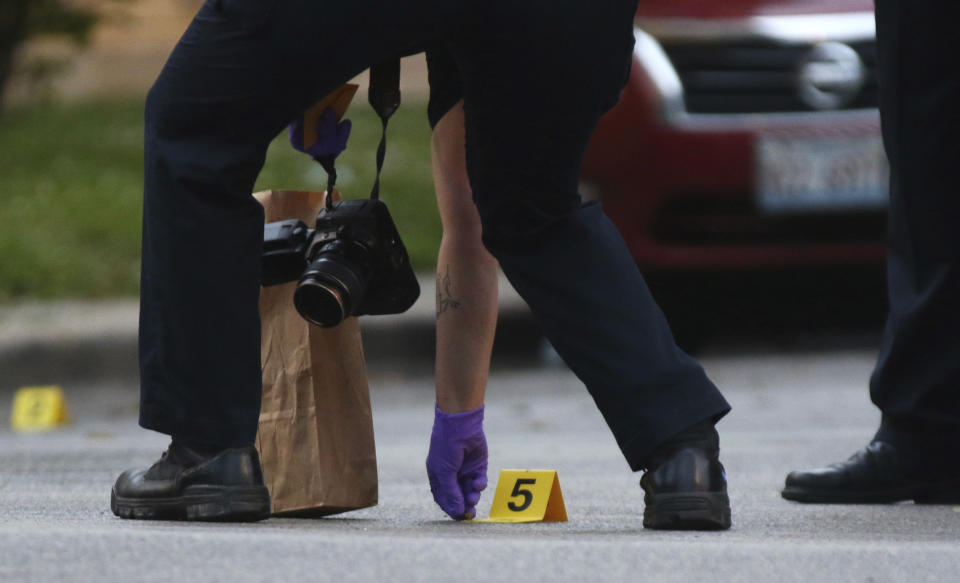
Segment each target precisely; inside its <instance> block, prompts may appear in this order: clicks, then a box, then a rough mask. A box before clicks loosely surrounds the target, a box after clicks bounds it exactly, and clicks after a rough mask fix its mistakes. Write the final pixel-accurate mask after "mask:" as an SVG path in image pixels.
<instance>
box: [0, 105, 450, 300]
mask: <svg viewBox="0 0 960 583" xmlns="http://www.w3.org/2000/svg"><path fill="white" fill-rule="evenodd" d="M347 117H348V118H350V119H351V120H352V121H353V131H352V135H351V138H350V142H349V147H348V150H347V151H346V152H345V153H344V154H343V155H341V156H340V159H339V160H338V165H337V167H338V173H339V175H340V178H339V182H338V188H339V189H340V190H341V192H343V194H344V196H345V197H346V198H358V197H364V196H367V195H368V194H369V191H370V186H371V185H372V183H373V175H374V155H375V152H376V146H377V141H378V140H379V137H380V122H379V120H378V119H377V117H376V115H374V113H373V112H372V111H371V110H370V108H369V106H367V105H366V103H364V102H363V100H362V99H360V98H358V99H357V101H356V102H355V103H354V104H353V106H352V107H351V108H350V111H349V112H348V114H347ZM142 134H143V105H142V100H137V101H99V102H90V103H80V104H70V105H64V104H60V105H57V104H45V105H38V106H27V107H19V108H15V109H10V110H7V111H4V112H3V114H2V116H0V258H2V259H0V302H10V301H15V300H21V299H27V298H35V299H53V298H57V299H62V298H109V297H122V296H130V295H135V294H136V293H137V288H138V278H139V275H138V274H139V257H140V221H141V217H140V214H141V199H142V181H143V161H142V157H143V143H142V142H143V139H142ZM325 186H326V175H325V174H324V172H323V170H322V168H320V166H319V165H318V164H316V163H315V162H313V161H311V160H310V159H309V158H308V157H306V156H305V155H303V154H300V153H299V152H296V151H294V150H293V149H292V148H290V146H289V145H288V143H287V141H286V135H285V134H284V135H281V136H278V138H277V140H275V141H274V143H273V144H272V145H271V147H270V150H269V153H268V157H267V164H266V166H265V167H264V170H263V172H262V173H261V175H260V179H259V180H258V181H257V185H256V190H261V189H267V188H291V189H302V190H322V189H323V188H324V187H325ZM381 192H382V196H381V197H382V199H383V200H384V201H386V202H387V204H388V205H389V206H390V210H391V213H392V214H393V215H394V220H395V221H396V222H397V228H398V229H399V230H400V233H401V235H402V236H403V238H404V242H405V243H406V245H407V248H408V249H409V251H410V255H411V261H412V263H413V265H414V267H415V268H416V269H419V270H425V269H432V268H433V266H434V264H435V261H436V252H437V246H438V244H439V241H440V219H439V216H438V215H437V210H436V203H435V202H434V195H433V185H432V181H431V178H430V157H429V127H428V125H427V122H426V113H425V105H424V104H423V103H405V104H404V105H403V106H402V107H401V108H400V110H399V111H398V112H397V113H396V114H395V115H394V117H393V119H391V121H390V132H389V142H388V148H387V160H386V164H385V167H384V174H383V178H382V184H381Z"/></svg>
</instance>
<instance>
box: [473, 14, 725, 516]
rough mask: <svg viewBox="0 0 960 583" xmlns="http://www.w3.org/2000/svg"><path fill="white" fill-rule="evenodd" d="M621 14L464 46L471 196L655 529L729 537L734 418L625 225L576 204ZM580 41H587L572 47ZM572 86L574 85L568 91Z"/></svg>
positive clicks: (549, 22) (606, 102)
mask: <svg viewBox="0 0 960 583" xmlns="http://www.w3.org/2000/svg"><path fill="white" fill-rule="evenodd" d="M565 6H567V5H565ZM612 6H613V5H612ZM616 6H618V7H619V9H622V13H620V12H617V13H616V14H614V13H613V12H611V13H609V14H608V13H606V12H604V13H597V12H596V11H592V9H589V8H587V7H585V6H584V7H580V6H579V5H577V4H570V5H569V6H567V8H569V10H567V11H555V12H551V13H550V14H551V18H550V19H543V18H541V17H540V16H538V17H537V18H531V19H529V20H523V19H520V20H519V21H518V22H517V23H515V25H516V26H517V28H518V29H523V30H524V34H517V35H515V36H510V37H508V38H509V39H510V40H509V42H507V41H506V40H504V41H503V42H501V43H498V44H497V45H496V50H493V49H488V50H486V51H484V52H483V53H477V54H474V53H472V52H471V51H470V49H471V48H472V46H473V43H474V42H476V43H478V44H480V43H483V42H484V40H483V37H482V36H478V37H477V38H476V39H473V38H472V37H470V36H469V35H462V36H461V37H459V38H458V40H457V42H456V43H455V45H454V48H455V49H456V50H457V52H456V55H457V56H458V59H459V60H460V65H461V67H460V69H461V71H463V72H464V76H463V82H464V95H465V100H464V108H465V112H466V140H467V165H468V170H469V174H470V180H471V185H472V187H473V192H474V198H475V201H476V203H477V207H478V210H479V213H480V217H481V222H482V228H483V240H484V244H485V245H486V246H487V248H488V249H489V250H490V251H491V253H492V254H493V255H494V257H496V259H497V260H498V261H499V262H500V266H501V268H502V269H503V272H504V273H505V274H506V276H507V277H508V279H509V280H510V282H511V283H512V284H513V286H514V287H515V288H516V290H517V292H518V293H519V294H520V295H521V296H522V297H523V299H524V300H525V301H526V302H527V303H528V304H529V305H530V308H531V310H532V311H533V313H534V315H535V316H536V318H537V320H538V321H539V323H540V324H541V326H542V328H543V330H544V332H545V333H546V335H547V337H548V339H549V340H550V342H551V343H552V344H553V346H554V348H556V350H557V352H558V353H559V355H560V356H561V357H562V358H563V360H564V361H565V362H566V363H567V365H568V366H569V367H570V368H571V369H572V370H573V372H574V373H576V374H577V376H578V377H579V378H580V379H581V380H582V381H583V382H584V383H585V385H586V387H587V389H588V390H589V391H590V394H591V395H592V396H593V398H594V400H595V402H596V404H597V406H598V408H599V409H600V411H601V413H602V414H603V415H604V417H605V419H606V421H607V423H608V425H609V426H610V428H611V430H612V432H613V434H614V436H615V438H616V440H617V442H618V444H619V446H620V448H621V450H622V452H623V454H624V456H625V457H626V459H627V461H628V463H629V464H630V467H631V468H632V469H633V470H635V471H639V470H646V474H645V475H644V477H643V479H642V480H641V485H642V487H643V489H644V491H645V494H646V497H645V501H646V511H645V515H644V525H645V526H647V527H651V528H705V529H716V528H728V527H729V526H730V506H729V501H728V498H727V491H726V479H725V475H724V470H723V466H722V465H721V464H720V461H719V443H718V438H717V434H716V431H715V430H714V423H715V422H716V421H717V420H719V419H720V418H721V417H722V416H723V415H724V414H726V412H727V411H728V410H729V405H728V404H727V402H726V401H725V400H724V398H723V397H722V395H721V394H720V392H719V391H718V390H717V388H716V387H715V386H714V385H713V383H711V382H710V380H709V379H708V378H707V376H706V375H705V373H704V372H703V370H702V369H701V367H700V366H699V365H698V364H697V363H696V362H695V361H694V360H693V359H691V358H690V357H689V356H687V355H686V354H685V353H684V352H683V351H681V350H680V349H679V348H678V347H677V346H676V343H675V342H674V339H673V336H672V334H671V332H670V328H669V326H668V324H667V322H666V320H665V319H664V316H663V314H662V313H661V311H660V309H659V308H658V307H657V305H656V303H655V302H654V300H653V298H652V296H651V294H650V292H649V291H648V289H647V286H646V284H645V282H644V280H643V278H642V277H641V275H640V273H639V272H638V270H637V267H636V265H635V263H634V261H633V258H632V256H631V255H630V253H629V250H628V248H627V246H626V244H625V243H624V241H623V239H622V238H621V236H620V234H619V233H618V232H617V230H616V229H615V227H614V226H613V224H612V223H611V222H610V220H609V219H608V218H607V217H606V215H604V213H603V211H602V209H601V208H600V206H599V205H597V204H591V205H586V206H581V204H580V197H579V196H578V194H577V182H578V174H579V168H580V162H581V159H582V155H583V151H584V150H585V148H586V144H587V141H588V139H589V137H590V134H591V133H592V131H593V129H594V127H595V124H596V122H597V120H598V119H599V117H600V115H601V114H602V113H603V111H604V110H605V109H606V108H608V107H609V106H610V105H611V104H612V103H613V102H615V101H616V96H617V94H618V92H619V90H620V88H621V87H622V83H623V80H624V79H625V71H626V70H627V68H628V66H629V62H630V55H631V51H630V49H631V46H632V41H633V36H632V35H633V31H632V14H633V10H634V9H635V4H633V3H632V2H626V1H625V2H623V3H622V6H620V5H616ZM531 14H538V15H539V14H540V13H539V12H536V11H531ZM574 37H576V38H578V39H579V40H580V41H581V42H577V43H569V42H564V40H563V39H565V38H574ZM531 38H532V39H538V41H539V42H531V41H529V40H528V39H531ZM511 43H512V44H511ZM487 45H489V43H487ZM530 71H537V74H536V75H531V74H529V72H530ZM490 77H495V78H497V80H498V82H497V83H495V84H494V83H490V82H487V79H488V78H490ZM562 78H571V79H576V82H574V83H570V84H566V85H565V86H564V88H563V90H562V91H560V90H557V89H556V86H555V81H556V79H562ZM518 96H521V97H518ZM527 96H536V97H537V99H533V98H528V97H527Z"/></svg>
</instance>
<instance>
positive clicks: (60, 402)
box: [10, 385, 69, 432]
mask: <svg viewBox="0 0 960 583" xmlns="http://www.w3.org/2000/svg"><path fill="white" fill-rule="evenodd" d="M68 421H69V419H68V417H67V403H66V400H65V399H64V397H63V391H62V390H60V387H58V386H53V385H51V386H46V387H21V388H19V389H17V392H16V394H15V395H14V397H13V414H12V415H11V416H10V425H11V426H12V427H13V430H14V431H23V432H26V431H46V430H49V429H53V428H55V427H59V426H61V425H64V424H66V423H67V422H68Z"/></svg>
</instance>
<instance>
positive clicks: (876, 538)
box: [0, 349, 960, 583]
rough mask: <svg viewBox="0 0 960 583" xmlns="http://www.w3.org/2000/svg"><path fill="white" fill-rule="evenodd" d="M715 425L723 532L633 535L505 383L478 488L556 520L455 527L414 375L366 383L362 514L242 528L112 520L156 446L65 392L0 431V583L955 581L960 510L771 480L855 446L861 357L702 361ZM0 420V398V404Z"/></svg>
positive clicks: (122, 391) (497, 376)
mask: <svg viewBox="0 0 960 583" xmlns="http://www.w3.org/2000/svg"><path fill="white" fill-rule="evenodd" d="M703 361H704V363H705V366H706V368H707V370H708V372H709V373H710V374H711V376H712V377H713V378H714V379H715V381H716V382H717V383H718V384H719V385H720V386H721V387H722V388H723V389H724V391H725V393H726V395H727V396H728V398H729V400H730V401H731V403H732V404H733V406H734V411H733V413H731V414H730V415H729V416H728V417H727V418H726V419H725V420H724V421H723V422H722V423H721V425H720V431H721V447H722V450H723V460H724V463H725V464H726V466H727V473H728V476H729V481H730V495H731V500H732V504H733V522H734V525H733V528H732V529H731V530H730V531H728V532H722V533H696V532H693V533H683V532H652V531H646V530H644V529H643V528H642V527H641V516H642V510H643V501H642V495H641V492H640V489H639V487H638V485H637V480H638V478H639V476H637V475H634V474H632V473H631V472H630V471H629V470H628V468H627V467H626V465H625V463H624V462H623V460H622V458H621V457H620V455H619V453H618V451H617V449H616V446H615V444H614V442H613V439H612V438H611V437H610V436H609V434H608V433H607V431H606V428H605V426H604V423H603V421H602V419H601V417H600V415H599V414H598V413H597V411H596V410H595V408H594V406H593V403H592V402H591V400H590V398H589V396H588V395H587V394H586V392H585V391H584V390H583V389H582V386H581V385H580V383H579V382H578V381H577V380H576V378H574V377H573V376H572V375H571V374H570V373H569V372H567V371H566V370H564V369H562V368H558V367H533V368H520V369H516V368H505V369H501V370H499V371H496V372H495V373H494V375H493V376H492V378H491V382H490V388H489V392H488V409H487V423H486V429H487V435H488V439H489V444H490V449H491V455H490V468H491V471H490V478H491V488H490V490H489V491H488V492H487V493H486V494H485V496H484V499H483V500H482V501H481V503H480V505H479V507H478V512H479V515H480V516H486V515H487V514H488V512H489V508H490V502H491V500H492V490H493V484H494V483H495V481H496V477H497V475H498V471H499V470H500V469H502V468H524V467H536V468H549V469H556V470H557V471H558V472H559V478H560V483H561V486H562V489H563V494H564V499H565V502H566V507H567V512H568V514H569V517H570V520H569V521H568V522H566V523H553V524H514V525H507V524H476V523H474V524H462V523H455V522H452V521H450V520H447V519H446V518H445V517H444V515H443V514H442V513H441V512H440V510H439V509H438V508H437V507H436V506H435V505H434V504H433V502H432V500H431V498H430V493H429V489H428V486H427V483H426V477H425V472H424V469H423V461H424V458H425V456H426V449H427V440H428V436H429V430H430V423H431V420H432V385H431V382H432V381H431V379H430V378H429V376H424V375H420V374H411V373H409V372H404V371H400V372H390V371H389V370H377V371H375V373H374V375H373V376H372V378H371V385H372V395H373V406H374V419H375V428H376V438H377V448H378V451H377V453H378V459H379V468H380V504H379V505H378V506H376V507H374V508H371V509H367V510H363V511H358V512H354V513H348V514H344V515H340V516H337V517H330V518H324V519H310V520H308V519H270V520H267V521H265V522H262V523H258V524H248V525H230V524H188V523H163V522H141V521H123V520H120V519H117V518H115V517H113V515H112V514H111V513H110V510H109V507H108V499H109V489H110V485H111V484H112V482H113V480H114V478H115V477H116V475H117V474H118V473H119V472H120V471H122V470H123V469H125V468H127V467H130V466H137V465H147V464H149V463H152V462H153V461H154V460H155V459H156V458H157V457H158V455H159V453H160V452H161V451H162V450H163V449H164V448H165V447H166V439H165V438H164V437H163V436H160V435H157V434H153V433H150V432H147V431H144V430H141V429H139V428H137V427H136V407H137V395H136V391H135V387H134V385H132V384H130V383H128V382H109V383H106V382H102V383H96V384H92V385H66V384H65V386H64V388H65V390H66V392H67V399H68V404H69V406H70V408H71V416H72V418H73V423H72V424H71V425H70V426H68V427H65V428H63V429H60V430H57V431H54V432H50V433H45V434H36V435H21V434H14V433H11V432H10V430H9V427H8V426H7V425H6V423H5V422H4V424H3V426H2V428H0V581H3V582H21V581H108V582H112V581H164V582H170V581H229V582H230V583H240V582H246V581H251V582H253V581H257V582H259V581H284V582H296V581H338V582H340V581H483V582H487V581H514V580H516V581H525V582H527V581H640V580H648V581H658V582H659V581H683V582H688V581H764V582H766V581H776V582H778V583H779V582H790V581H798V582H799V581H804V582H808V581H859V582H881V581H910V582H914V581H956V580H957V579H958V577H960V575H958V574H957V573H958V570H960V507H951V506H917V505H914V504H899V505H890V506H828V505H813V506H804V505H799V504H794V503H789V502H786V501H784V500H782V499H781V498H780V496H779V494H778V489H779V487H780V485H781V484H782V480H783V477H784V474H785V473H786V472H787V471H789V470H790V469H796V468H801V467H809V466H812V465H818V464H823V463H827V462H832V461H837V460H839V459H841V458H844V457H846V456H847V455H849V454H850V453H852V452H853V451H854V450H855V449H857V448H859V447H860V446H862V445H863V444H865V443H866V441H867V440H868V439H869V437H870V436H871V434H872V431H873V430H874V428H875V426H876V424H877V421H878V415H877V413H876V411H875V410H874V409H873V408H872V406H871V405H870V404H869V401H868V398H867V392H866V388H865V384H866V380H867V376H868V374H869V372H870V369H871V366H872V362H873V351H872V350H869V349H851V350H839V349H831V350H819V351H818V350H816V349H808V350H798V351H786V352H783V351H781V352H778V351H769V350H767V351H762V350H761V351H752V352H751V354H750V355H742V354H736V353H730V352H729V351H728V353H726V354H721V353H719V352H715V353H714V355H713V356H709V355H708V356H706V357H705V358H704V359H703ZM0 395H3V397H4V398H3V402H0V419H4V420H6V419H9V413H10V404H11V403H10V398H9V397H10V393H6V392H0Z"/></svg>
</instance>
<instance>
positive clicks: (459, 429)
mask: <svg viewBox="0 0 960 583" xmlns="http://www.w3.org/2000/svg"><path fill="white" fill-rule="evenodd" d="M483 407H484V405H480V407H479V408H477V409H474V410H473V411H463V412H461V413H444V412H443V411H441V410H440V407H439V406H437V405H434V406H433V411H434V418H433V432H434V433H435V434H436V433H442V434H443V435H445V436H448V437H453V436H456V437H461V436H465V435H476V434H477V433H479V432H481V431H483Z"/></svg>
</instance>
